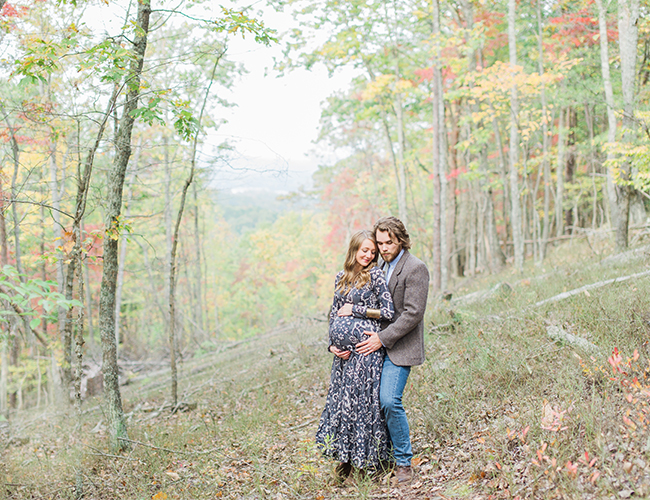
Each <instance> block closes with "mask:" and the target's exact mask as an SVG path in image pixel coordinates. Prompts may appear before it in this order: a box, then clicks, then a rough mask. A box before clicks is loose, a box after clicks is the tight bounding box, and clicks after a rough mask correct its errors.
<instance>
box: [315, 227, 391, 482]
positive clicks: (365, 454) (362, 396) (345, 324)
mask: <svg viewBox="0 0 650 500" xmlns="http://www.w3.org/2000/svg"><path fill="white" fill-rule="evenodd" d="M377 257H378V254H377V245H376V242H375V235H374V234H373V233H372V232H370V231H359V232H357V233H355V234H354V235H353V236H352V239H351V240H350V246H349V248H348V253H347V256H346V258H345V265H344V269H343V271H340V272H339V273H338V274H337V275H336V282H335V285H334V301H333V304H332V310H331V312H330V326H329V343H330V346H329V350H330V352H332V353H333V354H334V355H335V357H334V363H333V364H332V375H331V379H330V388H329V392H328V394H327V402H326V404H325V409H324V410H323V414H322V416H321V419H320V425H319V426H318V431H317V432H316V443H317V445H318V446H319V448H320V449H321V450H322V451H323V453H324V454H325V455H327V456H330V457H333V458H335V459H337V460H338V461H339V462H340V463H339V465H338V466H337V467H336V473H337V475H338V476H339V478H341V479H345V478H346V477H348V476H349V475H350V473H351V472H352V471H353V469H355V468H356V469H360V470H364V471H367V470H373V469H376V468H377V466H378V465H379V463H380V461H384V460H388V458H389V440H388V431H387V428H386V422H385V421H384V417H383V415H382V413H381V410H380V406H379V385H380V380H381V369H382V365H383V361H384V355H385V351H384V349H383V348H381V349H379V350H378V351H375V352H373V353H371V354H369V355H367V356H363V355H360V354H358V353H357V352H356V350H355V346H356V345H357V344H358V343H359V342H362V341H363V340H365V339H366V338H367V337H366V336H365V335H364V334H363V332H364V331H373V332H377V331H379V321H380V320H385V321H390V320H391V319H392V317H393V312H394V311H393V301H392V299H391V295H390V292H389V291H388V286H387V285H386V280H385V279H384V273H383V271H382V270H381V269H379V268H378V267H376V262H377Z"/></svg>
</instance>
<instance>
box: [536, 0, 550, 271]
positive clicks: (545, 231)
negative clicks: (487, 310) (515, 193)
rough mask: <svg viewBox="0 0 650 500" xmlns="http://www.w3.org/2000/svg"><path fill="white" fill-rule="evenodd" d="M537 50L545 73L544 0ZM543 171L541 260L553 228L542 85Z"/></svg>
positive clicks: (539, 65)
mask: <svg viewBox="0 0 650 500" xmlns="http://www.w3.org/2000/svg"><path fill="white" fill-rule="evenodd" d="M537 31H538V39H537V50H538V52H539V62H538V69H539V74H540V76H543V75H544V45H543V42H544V38H543V22H542V1H541V0H537ZM541 101H542V171H543V172H544V225H543V229H542V235H541V244H540V246H539V262H542V261H543V260H544V257H545V256H546V245H547V244H548V238H549V233H550V230H551V182H552V181H551V163H550V162H549V161H548V149H549V136H548V124H549V121H550V120H549V113H548V103H547V102H546V87H545V86H544V85H542V92H541Z"/></svg>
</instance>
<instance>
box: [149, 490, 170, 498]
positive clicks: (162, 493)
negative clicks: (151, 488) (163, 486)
mask: <svg viewBox="0 0 650 500" xmlns="http://www.w3.org/2000/svg"><path fill="white" fill-rule="evenodd" d="M151 500H167V493H165V492H164V491H159V492H158V493H156V494H155V495H154V496H152V497H151Z"/></svg>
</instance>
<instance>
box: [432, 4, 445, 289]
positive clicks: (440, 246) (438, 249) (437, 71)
mask: <svg viewBox="0 0 650 500" xmlns="http://www.w3.org/2000/svg"><path fill="white" fill-rule="evenodd" d="M433 36H434V38H435V39H436V43H437V45H436V48H435V54H434V61H433V103H432V105H433V259H434V260H433V268H434V269H433V287H434V289H436V290H443V289H445V288H446V287H447V281H448V276H449V272H448V265H449V258H448V252H447V244H448V242H447V206H446V205H447V203H446V202H447V175H446V174H447V167H446V165H447V141H446V135H447V131H446V127H445V97H444V91H443V87H442V70H441V61H440V47H439V42H438V41H437V38H438V37H439V36H440V4H439V1H438V0H433Z"/></svg>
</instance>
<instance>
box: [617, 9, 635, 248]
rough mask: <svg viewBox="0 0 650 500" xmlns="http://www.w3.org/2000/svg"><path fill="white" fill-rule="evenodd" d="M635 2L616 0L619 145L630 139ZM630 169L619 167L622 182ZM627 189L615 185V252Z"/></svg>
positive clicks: (626, 214) (621, 239) (622, 232)
mask: <svg viewBox="0 0 650 500" xmlns="http://www.w3.org/2000/svg"><path fill="white" fill-rule="evenodd" d="M638 20H639V0H618V45H619V48H620V53H621V83H622V91H623V122H622V127H621V128H622V130H623V142H624V143H625V144H631V143H632V142H633V139H634V135H635V133H634V105H635V103H634V94H635V92H634V82H635V77H636V53H637V41H638V35H639V33H638V26H637V22H638ZM631 170H632V166H631V165H630V162H629V161H623V162H622V164H621V165H620V169H619V172H620V177H621V180H622V181H623V182H625V181H628V180H629V179H630V175H631ZM630 190H631V188H629V187H628V186H624V185H617V186H616V200H617V203H616V205H617V207H618V214H617V215H618V219H617V224H616V240H615V241H616V249H617V250H618V251H621V250H624V249H625V248H627V246H628V222H629V218H630Z"/></svg>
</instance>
